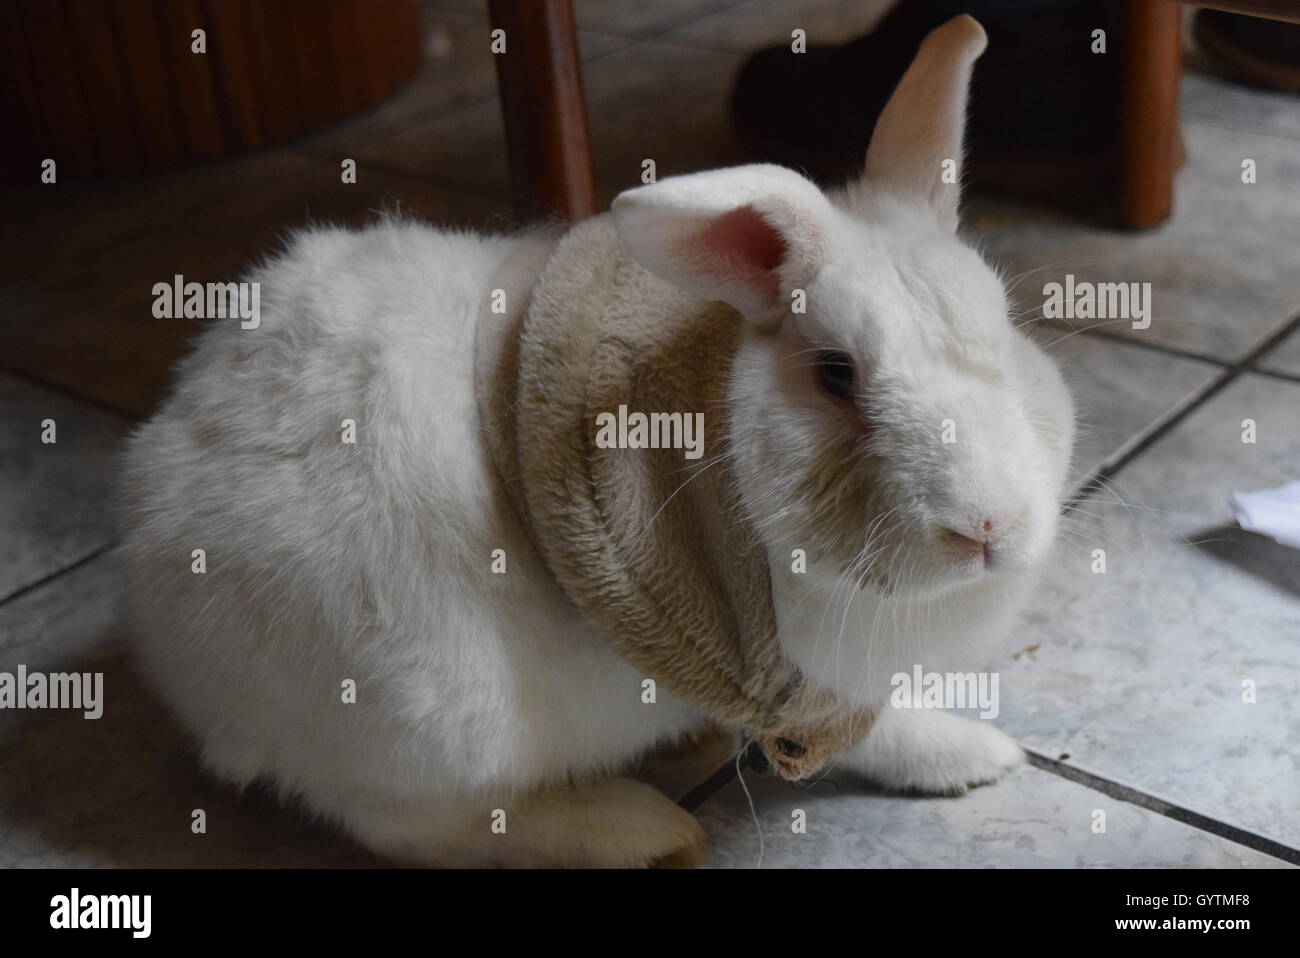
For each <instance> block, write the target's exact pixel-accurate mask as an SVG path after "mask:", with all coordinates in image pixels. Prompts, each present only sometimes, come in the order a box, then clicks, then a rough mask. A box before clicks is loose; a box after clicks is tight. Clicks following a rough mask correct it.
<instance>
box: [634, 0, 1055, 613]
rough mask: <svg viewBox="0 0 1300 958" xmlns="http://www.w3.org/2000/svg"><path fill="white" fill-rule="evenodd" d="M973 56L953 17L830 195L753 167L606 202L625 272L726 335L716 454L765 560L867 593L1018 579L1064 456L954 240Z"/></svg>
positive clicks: (1048, 366) (971, 260) (1026, 357)
mask: <svg viewBox="0 0 1300 958" xmlns="http://www.w3.org/2000/svg"><path fill="white" fill-rule="evenodd" d="M984 43H985V38H984V32H983V30H982V29H981V28H980V26H979V25H978V24H977V23H976V22H975V21H974V20H972V19H971V18H969V17H965V16H963V17H958V18H956V19H955V20H952V21H950V22H948V23H947V24H945V25H944V26H942V27H940V28H939V29H937V30H935V31H934V32H933V33H932V34H931V35H930V36H929V37H927V38H926V40H925V42H924V43H923V44H922V46H921V48H920V51H919V52H918V53H917V56H916V59H915V60H914V62H913V63H912V66H911V67H910V68H909V70H908V71H907V73H906V75H905V76H904V77H903V79H902V81H901V82H900V84H899V87H898V89H897V90H896V91H895V93H894V95H893V97H892V99H891V100H890V102H889V104H888V106H887V107H886V109H885V111H884V113H883V114H882V115H881V117H880V119H879V121H878V123H877V126H876V130H875V134H874V137H873V139H872V142H871V146H870V148H869V150H868V152H867V157H866V164H865V170H864V173H863V176H862V178H861V180H860V181H858V182H855V183H852V184H850V185H849V186H847V187H846V188H844V189H843V190H841V191H838V192H836V193H833V194H831V195H827V194H825V193H823V192H822V191H821V190H819V189H818V188H817V187H816V186H814V185H813V184H812V183H811V182H809V181H808V180H807V179H805V178H804V177H802V176H800V175H799V174H797V173H795V172H793V171H791V170H787V169H784V168H781V167H776V166H766V165H756V166H745V167H737V168H733V169H725V170H716V171H711V172H706V173H700V174H695V175H689V176H682V177H676V178H673V179H668V180H665V181H664V182H662V183H658V184H653V185H649V186H644V187H640V188H637V189H633V190H629V191H627V192H625V193H623V194H622V195H621V196H619V197H618V199H617V200H616V201H615V203H614V207H613V215H614V221H615V224H616V227H617V229H618V231H619V234H620V236H621V237H622V239H623V241H624V242H625V243H626V245H627V247H628V249H629V250H630V252H631V254H632V255H633V257H634V258H636V259H637V261H638V262H640V263H641V265H643V266H644V267H645V268H646V269H648V270H649V271H651V272H652V273H655V274H656V275H658V276H659V277H661V278H662V279H665V280H667V281H668V282H670V283H672V284H674V285H675V286H677V287H679V288H681V289H683V290H685V291H686V292H688V293H692V294H695V295H698V296H700V297H703V298H705V299H708V300H722V301H725V302H727V303H729V304H730V305H731V306H733V307H734V308H735V309H736V310H737V311H739V312H740V313H741V314H742V315H743V316H744V317H745V318H746V320H748V322H747V324H746V332H745V336H744V340H743V344H742V346H741V347H740V350H739V352H738V353H737V355H736V357H735V360H734V362H733V364H732V366H731V369H730V377H731V378H730V383H729V385H728V391H727V396H728V401H727V414H728V416H729V419H730V422H729V430H730V443H731V445H730V448H731V452H732V454H733V455H734V457H735V463H734V468H735V470H736V474H737V476H738V478H739V484H740V488H741V491H742V494H743V496H744V498H745V507H746V509H747V511H748V513H749V517H750V519H751V520H752V521H753V523H754V524H755V527H756V528H757V529H758V530H759V531H760V534H761V535H762V537H763V538H764V540H765V542H766V544H767V545H768V547H769V549H770V551H771V552H772V553H773V554H782V555H784V556H787V557H788V556H789V555H790V551H789V550H792V549H803V550H805V552H806V554H807V557H808V561H809V563H810V565H811V564H814V563H816V564H818V565H819V566H820V567H822V568H823V569H826V570H828V571H829V570H833V571H834V573H835V574H836V575H838V576H844V575H852V576H853V578H854V580H856V581H857V582H858V584H859V586H860V587H863V588H874V589H876V590H878V591H880V592H882V593H886V594H896V595H930V596H933V595H938V594H941V593H945V592H947V591H949V590H951V589H954V588H960V587H962V586H963V585H967V584H970V583H973V582H977V581H980V580H981V579H985V578H986V577H991V576H997V577H1001V576H1007V575H1014V574H1016V573H1018V572H1024V571H1026V570H1029V569H1031V568H1032V567H1033V566H1034V565H1035V564H1036V563H1038V561H1039V560H1040V559H1041V558H1042V557H1043V556H1044V554H1045V553H1046V551H1047V550H1048V548H1049V546H1050V544H1051V541H1052V539H1053V537H1054V535H1055V529H1056V520H1057V514H1058V512H1059V507H1060V503H1059V499H1060V496H1061V494H1062V491H1063V486H1064V482H1065V477H1066V472H1067V467H1068V462H1069V458H1070V453H1071V446H1072V441H1073V413H1072V407H1071V402H1070V398H1069V394H1068V392H1067V391H1066V389H1065V386H1064V384H1063V383H1062V381H1061V377H1060V375H1059V373H1058V371H1057V369H1056V367H1055V365H1054V364H1053V363H1052V361H1051V360H1049V359H1048V358H1047V357H1046V356H1045V355H1044V354H1043V353H1042V352H1041V351H1040V350H1039V349H1038V347H1037V346H1036V345H1034V344H1033V343H1032V342H1031V341H1030V340H1029V339H1028V338H1027V337H1026V336H1025V335H1024V334H1022V333H1021V332H1019V331H1018V330H1017V329H1016V328H1015V326H1014V325H1013V323H1012V322H1011V320H1010V318H1009V316H1008V304H1007V299H1006V295H1005V293H1004V290H1003V286H1002V283H1001V282H1000V280H999V278H998V276H997V274H996V273H995V272H994V271H993V270H992V269H991V268H990V267H989V266H988V265H986V264H985V263H984V261H983V260H982V259H981V257H980V256H979V254H978V253H976V252H975V251H973V250H972V249H971V248H970V247H968V246H967V245H965V244H964V243H963V242H962V241H961V240H960V239H959V238H958V236H957V232H956V230H957V221H958V201H959V190H960V187H959V180H960V167H961V161H962V156H961V154H962V127H963V123H964V119H965V103H966V94H967V86H968V84H969V80H970V74H971V69H972V65H973V63H974V61H975V59H976V58H977V57H978V56H979V54H980V53H981V52H982V50H983V48H984ZM810 571H811V570H810Z"/></svg>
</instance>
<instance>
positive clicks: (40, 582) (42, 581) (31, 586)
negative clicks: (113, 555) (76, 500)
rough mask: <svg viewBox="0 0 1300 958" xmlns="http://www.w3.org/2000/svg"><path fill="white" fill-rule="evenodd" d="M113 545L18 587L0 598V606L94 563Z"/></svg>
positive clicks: (100, 548)
mask: <svg viewBox="0 0 1300 958" xmlns="http://www.w3.org/2000/svg"><path fill="white" fill-rule="evenodd" d="M115 545H116V543H115V542H111V541H110V542H108V543H105V544H104V545H102V546H99V547H98V548H97V549H94V550H92V551H91V552H89V553H87V554H86V555H84V556H82V557H81V558H80V559H77V560H76V561H75V562H72V563H69V564H68V565H65V566H62V567H60V568H58V569H56V570H55V571H54V572H50V573H48V574H46V575H43V576H41V577H40V578H39V579H37V580H36V581H35V582H29V583H28V584H27V585H24V586H19V587H18V588H17V589H15V590H14V591H13V592H10V593H9V594H8V595H7V596H5V597H4V598H0V606H5V605H8V604H9V603H10V602H13V601H14V600H15V599H21V598H22V597H23V596H25V595H27V594H28V593H29V592H34V591H36V590H37V589H39V588H40V587H41V586H44V585H49V584H50V583H51V582H53V581H54V580H55V579H57V578H59V577H60V576H63V575H67V574H68V573H69V572H75V571H76V570H78V569H80V568H81V567H82V566H85V565H89V564H90V563H91V562H94V561H95V560H96V559H98V558H99V557H100V556H102V555H103V554H104V553H106V552H108V551H109V550H110V549H112V548H113V547H114V546H115Z"/></svg>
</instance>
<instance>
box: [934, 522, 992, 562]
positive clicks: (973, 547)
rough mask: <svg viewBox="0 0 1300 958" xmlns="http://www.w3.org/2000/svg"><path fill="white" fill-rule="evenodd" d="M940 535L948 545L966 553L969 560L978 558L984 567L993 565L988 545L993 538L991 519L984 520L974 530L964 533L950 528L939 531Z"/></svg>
mask: <svg viewBox="0 0 1300 958" xmlns="http://www.w3.org/2000/svg"><path fill="white" fill-rule="evenodd" d="M941 533H942V535H943V538H944V540H945V541H947V542H948V543H949V545H951V546H953V547H954V548H956V549H957V550H959V551H961V552H964V553H966V554H967V555H969V556H970V558H979V559H980V560H981V561H982V562H983V563H984V565H986V566H989V565H992V564H993V550H992V548H991V546H990V545H989V543H990V541H991V540H992V539H993V538H994V536H993V520H992V519H984V520H983V521H981V522H979V523H978V524H977V525H976V527H975V528H971V529H968V530H967V531H965V532H963V531H961V530H959V529H954V528H952V527H951V526H950V527H948V528H945V529H943V530H941Z"/></svg>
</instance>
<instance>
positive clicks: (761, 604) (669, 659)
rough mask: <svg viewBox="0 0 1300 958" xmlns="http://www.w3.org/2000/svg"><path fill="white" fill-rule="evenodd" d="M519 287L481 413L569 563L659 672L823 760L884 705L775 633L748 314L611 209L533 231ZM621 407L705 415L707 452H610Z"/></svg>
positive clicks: (489, 343) (751, 731)
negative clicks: (605, 434) (745, 371)
mask: <svg viewBox="0 0 1300 958" xmlns="http://www.w3.org/2000/svg"><path fill="white" fill-rule="evenodd" d="M502 283H503V285H502V286H501V287H500V288H501V289H503V290H504V292H505V294H506V301H507V303H509V302H510V301H511V299H512V298H513V299H514V301H515V305H516V307H517V308H516V309H515V314H514V316H513V318H512V317H510V316H502V315H493V314H490V313H485V315H484V316H483V317H482V319H481V322H483V323H485V324H487V329H488V331H487V333H486V335H485V334H483V333H480V340H479V370H478V375H479V381H478V388H479V397H480V408H481V411H482V413H483V416H484V423H485V427H486V433H487V435H488V437H489V444H490V446H491V448H492V453H493V459H494V461H495V464H496V467H497V469H498V471H499V472H500V474H501V478H502V480H503V482H504V484H505V486H506V488H507V490H508V494H509V497H510V499H511V501H512V502H513V504H514V507H515V509H516V511H517V512H518V514H519V516H520V518H521V520H522V522H523V524H524V526H525V527H526V528H527V530H528V534H529V537H530V538H531V540H532V542H533V545H534V546H535V548H536V549H537V551H538V552H539V554H540V555H541V556H542V558H543V560H544V561H545V563H546V565H547V567H548V568H549V570H550V572H551V574H552V575H553V576H554V577H555V579H556V581H558V582H559V584H560V586H561V587H562V588H563V589H564V591H565V593H566V594H567V595H568V597H569V598H570V599H571V600H572V602H573V603H574V604H575V605H576V606H577V607H578V608H579V609H580V610H581V611H582V612H583V614H584V615H585V616H586V617H587V618H588V619H589V620H590V621H591V622H592V623H594V624H595V625H596V626H597V628H598V629H599V630H600V631H601V632H602V633H603V634H604V635H605V637H606V638H607V639H608V641H609V642H610V643H611V644H612V645H613V646H614V648H615V649H616V650H617V651H618V652H619V653H620V654H621V655H622V656H623V657H624V658H626V659H627V660H628V661H629V662H631V663H632V664H633V665H635V666H636V667H637V668H639V669H641V670H643V671H644V673H645V675H646V676H647V677H648V678H651V679H653V680H654V681H655V682H656V683H657V684H658V685H662V686H663V687H665V688H667V689H668V690H669V691H670V692H671V693H672V694H673V695H674V696H676V697H677V698H679V699H681V700H682V701H684V702H686V703H688V704H690V705H692V706H694V707H696V708H698V709H700V710H701V711H702V712H704V713H705V714H706V715H708V716H709V717H711V718H712V719H714V720H715V721H717V722H719V723H722V724H724V725H727V726H731V727H740V728H743V729H745V730H746V732H747V733H748V735H749V736H750V737H751V738H752V739H753V740H754V741H755V742H757V744H758V746H759V747H760V748H761V749H762V750H763V753H764V755H765V757H766V758H767V760H768V761H769V762H770V763H771V764H772V766H773V768H775V769H776V771H777V772H778V773H779V774H780V775H781V776H782V777H784V778H787V779H792V780H793V779H802V778H807V777H808V776H810V775H812V774H814V773H815V772H816V771H818V770H819V769H820V768H821V767H822V766H823V765H824V764H825V763H826V762H827V761H828V760H829V759H831V758H833V757H834V756H835V755H836V754H837V753H838V752H840V751H841V750H843V749H844V748H846V747H847V746H849V745H850V744H852V743H853V742H854V741H856V740H857V739H858V738H860V737H861V736H862V735H864V734H866V732H867V731H868V730H869V729H870V727H871V720H872V717H873V716H872V715H871V714H870V713H869V712H868V711H865V710H859V711H852V710H850V709H848V708H846V707H843V706H841V704H840V703H839V702H838V701H837V700H836V699H835V698H834V697H833V696H832V695H831V694H830V693H829V692H827V691H825V690H822V689H818V688H815V687H814V686H812V685H811V684H810V683H808V682H805V681H804V679H803V676H802V675H801V674H800V673H799V671H798V669H797V668H795V666H794V665H793V664H792V663H790V662H789V661H788V660H787V659H786V657H785V656H784V655H783V654H782V652H781V649H780V646H779V645H778V643H777V637H776V618H775V613H774V610H773V606H772V592H771V581H770V573H769V569H768V563H767V558H766V556H765V555H764V553H763V550H762V547H761V545H760V543H759V541H758V538H757V536H756V535H755V533H754V530H753V529H752V528H751V526H750V524H749V523H748V521H747V520H746V518H745V514H744V512H743V510H742V508H741V502H740V499H739V493H738V490H737V486H736V481H735V476H734V474H733V471H732V462H731V457H730V456H729V455H728V435H727V422H726V416H725V411H726V406H725V402H724V399H725V395H724V391H725V385H726V382H727V378H728V375H729V371H730V367H731V363H732V360H733V358H734V355H735V352H736V349H737V346H738V345H739V342H740V334H741V323H742V322H743V320H742V319H741V317H740V315H739V314H738V313H736V312H735V310H733V309H732V308H731V307H729V306H727V305H725V304H723V303H702V302H700V301H699V300H696V299H692V298H690V297H689V296H687V295H685V294H683V293H681V292H680V291H678V290H676V289H675V288H674V287H672V286H670V285H668V284H666V283H664V282H663V281H661V280H659V279H657V278H656V277H654V276H652V275H651V274H650V273H648V272H647V271H645V270H644V269H642V268H641V267H640V266H639V265H638V264H636V263H635V262H633V261H632V260H631V259H630V258H629V256H628V254H627V252H626V250H625V249H624V247H623V244H622V243H621V241H620V240H619V238H618V235H617V233H616V232H615V230H614V227H613V225H612V223H611V221H610V218H609V217H608V216H607V215H606V216H599V217H596V218H594V219H591V220H588V221H586V222H584V223H582V224H580V225H578V226H576V227H574V228H573V229H572V230H571V231H569V232H568V233H567V234H566V235H565V236H564V237H563V238H562V239H561V240H559V242H558V243H555V242H554V241H553V240H542V239H539V240H538V241H536V242H534V243H532V244H529V245H527V247H526V248H525V251H524V252H523V253H520V254H519V255H518V256H516V258H515V259H514V260H513V261H512V262H511V263H508V264H507V265H506V267H505V268H504V269H503V270H502ZM620 406H624V407H626V409H627V410H629V411H633V412H642V413H646V414H650V413H681V414H683V416H686V415H692V414H694V413H703V414H704V445H703V456H702V457H701V458H698V459H695V460H691V459H688V458H686V457H685V456H684V454H683V450H682V449H680V448H658V449H656V448H602V447H601V444H598V443H597V441H596V437H597V435H598V432H599V429H600V425H601V423H600V421H598V417H599V416H600V414H601V413H617V411H618V409H619V407H620ZM629 694H633V693H629Z"/></svg>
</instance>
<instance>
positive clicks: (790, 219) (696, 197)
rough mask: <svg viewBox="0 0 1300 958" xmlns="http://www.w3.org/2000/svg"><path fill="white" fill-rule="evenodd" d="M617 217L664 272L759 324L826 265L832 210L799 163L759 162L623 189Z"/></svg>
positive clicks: (646, 260) (630, 241)
mask: <svg viewBox="0 0 1300 958" xmlns="http://www.w3.org/2000/svg"><path fill="white" fill-rule="evenodd" d="M613 214H614V225H615V227H616V228H617V229H618V233H619V236H620V237H621V238H622V240H623V243H624V244H625V245H626V246H627V248H628V251H629V252H630V253H631V254H632V257H633V258H634V259H636V261H637V262H639V263H640V264H641V265H642V266H644V267H645V268H646V269H648V270H649V271H650V272H652V273H654V274H655V275H656V276H658V277H659V278H660V279H664V280H667V281H668V282H669V283H672V284H673V285H674V286H676V287H678V288H679V289H683V290H685V291H686V292H688V293H692V294H694V295H696V296H700V297H702V298H704V299H708V300H722V301H723V302H726V303H729V304H731V305H732V306H734V307H735V308H736V309H738V310H739V311H740V312H741V313H743V314H744V315H745V317H746V318H747V319H750V320H752V321H754V322H757V323H760V324H764V325H767V324H773V323H776V322H778V321H779V320H780V317H781V316H782V315H784V314H785V313H786V312H788V310H789V305H788V299H787V297H788V296H789V292H790V290H791V289H792V288H794V287H797V286H800V285H802V284H804V283H807V282H808V281H809V280H810V279H811V278H812V276H813V275H814V274H815V273H816V271H817V270H818V269H819V268H820V266H821V264H822V262H823V259H824V256H825V249H826V232H827V230H828V228H829V224H830V222H831V217H832V216H833V212H832V210H831V206H830V203H829V201H828V200H827V199H826V197H825V196H824V195H823V193H822V192H821V190H819V189H818V188H817V187H816V186H814V185H813V184H812V183H811V182H809V181H808V180H806V179H804V177H802V176H800V175H799V174H798V173H795V172H794V171H793V170H788V169H785V168H784V167H780V166H767V165H753V166H739V167H732V168H730V169H725V170H710V171H709V172H707V173H694V174H690V175H687V176H677V177H672V178H671V179H667V180H664V181H663V182H662V183H654V184H651V185H649V186H640V187H637V188H636V189H632V190H627V191H626V192H624V193H621V194H619V196H618V198H617V199H615V200H614V205H613Z"/></svg>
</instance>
